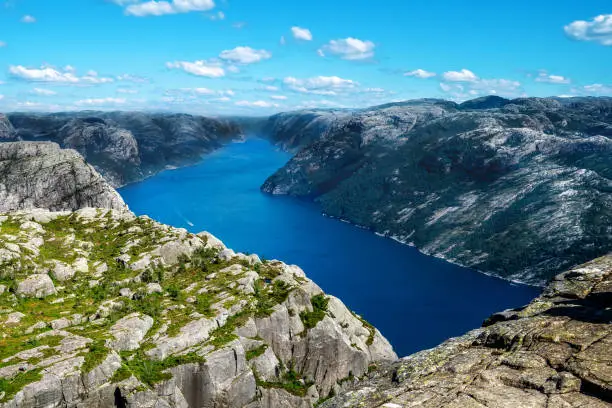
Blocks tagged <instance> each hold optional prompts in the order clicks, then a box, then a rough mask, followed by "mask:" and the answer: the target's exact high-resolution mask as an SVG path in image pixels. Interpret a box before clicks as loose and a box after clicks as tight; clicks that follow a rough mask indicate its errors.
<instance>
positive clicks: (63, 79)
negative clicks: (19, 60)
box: [9, 65, 113, 84]
mask: <svg viewBox="0 0 612 408" xmlns="http://www.w3.org/2000/svg"><path fill="white" fill-rule="evenodd" d="M68 68H69V69H68ZM75 72H76V71H75V70H74V68H72V67H70V66H67V67H66V68H64V69H63V70H61V71H60V70H57V69H55V68H53V67H50V66H42V67H40V68H27V67H24V66H23V65H11V66H10V67H9V73H10V74H11V75H12V76H14V77H17V78H20V79H23V80H26V81H32V82H57V83H64V84H76V83H89V84H106V83H110V82H113V79H112V78H106V77H100V76H98V73H97V72H95V71H89V72H88V73H87V75H85V76H82V77H79V76H77V75H76V74H75Z"/></svg>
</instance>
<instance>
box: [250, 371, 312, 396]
mask: <svg viewBox="0 0 612 408" xmlns="http://www.w3.org/2000/svg"><path fill="white" fill-rule="evenodd" d="M255 380H256V382H257V385H258V386H260V387H262V388H281V389H283V390H285V391H287V392H288V393H290V394H293V395H296V396H298V397H305V396H306V392H307V391H308V388H310V386H311V385H312V384H313V383H312V382H306V381H304V380H303V379H302V376H301V375H300V374H299V373H297V372H295V371H293V370H292V369H290V370H289V371H287V372H286V373H285V374H284V375H283V377H282V379H281V381H279V382H270V381H263V380H261V379H260V378H259V377H258V376H255Z"/></svg>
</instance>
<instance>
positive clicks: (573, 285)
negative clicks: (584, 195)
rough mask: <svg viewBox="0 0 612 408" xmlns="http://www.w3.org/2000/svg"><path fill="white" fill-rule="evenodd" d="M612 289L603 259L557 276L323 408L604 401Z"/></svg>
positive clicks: (609, 266)
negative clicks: (522, 300)
mask: <svg viewBox="0 0 612 408" xmlns="http://www.w3.org/2000/svg"><path fill="white" fill-rule="evenodd" d="M611 288H612V257H610V256H606V257H603V258H600V259H597V260H594V261H592V262H590V263H588V264H585V265H582V266H580V267H577V268H575V269H573V270H571V271H568V272H565V273H562V274H560V275H558V276H557V277H556V278H555V279H554V280H553V282H551V284H550V285H549V286H548V287H547V288H546V289H545V291H544V293H543V294H542V295H541V296H540V297H538V298H536V299H535V300H534V301H532V302H531V303H530V304H529V305H527V306H526V307H524V308H521V309H517V310H516V311H515V312H516V313H514V314H512V315H510V314H505V315H503V314H498V315H497V316H496V318H495V319H489V321H488V322H486V323H485V327H483V328H481V329H477V330H473V331H472V332H469V333H467V334H465V335H464V336H461V337H458V338H455V339H450V340H448V341H446V342H445V343H443V344H441V345H439V346H437V347H435V348H433V349H430V350H424V351H421V352H419V353H416V354H413V355H411V356H408V357H405V358H403V359H401V360H398V361H396V362H394V363H393V364H391V365H382V366H381V367H380V369H379V370H377V371H375V372H373V373H371V375H369V376H368V377H366V378H363V379H362V380H361V381H358V382H356V383H353V384H349V385H348V388H347V389H344V390H340V391H341V392H339V393H338V394H339V395H336V396H335V397H334V398H332V399H331V400H329V401H326V402H325V403H324V404H322V405H321V406H322V407H324V408H340V407H354V406H359V407H364V408H374V407H381V406H382V407H385V406H387V407H406V406H419V407H424V408H429V407H431V408H434V407H453V408H460V407H466V406H467V407H503V408H505V407H508V408H510V407H534V408H548V407H597V408H599V407H601V408H606V407H610V406H612V404H610V399H609V395H610V391H611V390H612V386H611V382H610V378H612V366H611V365H610V359H611V351H610V350H611V348H610V347H611V345H612V324H610V321H611V320H610V319H611V317H612V315H611V313H610V310H609V301H607V300H606V297H609V294H610V289H611ZM504 316H505V317H507V318H508V320H504Z"/></svg>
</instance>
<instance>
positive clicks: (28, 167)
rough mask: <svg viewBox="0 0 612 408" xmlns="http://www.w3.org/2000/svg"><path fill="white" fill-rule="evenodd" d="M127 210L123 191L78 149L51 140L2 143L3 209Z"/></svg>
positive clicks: (0, 200) (0, 197)
mask: <svg viewBox="0 0 612 408" xmlns="http://www.w3.org/2000/svg"><path fill="white" fill-rule="evenodd" d="M83 207H103V208H114V209H123V208H126V206H125V203H124V202H123V200H122V199H121V197H120V196H119V194H118V193H117V192H116V191H115V190H114V189H113V188H112V187H111V186H110V185H109V184H108V183H107V182H106V181H105V180H104V179H103V178H102V177H101V176H100V175H99V174H98V173H97V172H96V171H95V170H94V169H93V168H92V167H91V166H90V165H88V164H87V163H86V162H85V161H84V160H83V158H82V157H81V156H80V155H79V154H78V153H77V152H75V151H74V150H63V149H60V148H59V146H58V145H57V144H55V143H49V142H8V143H0V211H1V212H7V211H14V210H22V209H28V208H49V209H52V210H56V211H59V210H76V209H79V208H83Z"/></svg>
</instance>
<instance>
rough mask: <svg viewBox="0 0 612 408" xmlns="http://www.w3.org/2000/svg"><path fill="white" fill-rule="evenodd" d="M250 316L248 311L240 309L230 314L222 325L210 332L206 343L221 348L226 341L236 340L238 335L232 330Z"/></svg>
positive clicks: (241, 324)
mask: <svg viewBox="0 0 612 408" xmlns="http://www.w3.org/2000/svg"><path fill="white" fill-rule="evenodd" d="M250 317H251V314H250V313H249V312H248V311H242V312H239V313H237V314H235V315H233V316H230V317H229V318H228V319H227V322H225V324H224V325H223V326H221V327H218V328H216V329H215V330H213V331H211V332H210V340H209V341H208V343H209V344H211V345H213V346H215V348H221V347H222V346H224V345H226V344H227V343H229V342H231V341H234V340H236V339H237V338H238V336H236V335H235V334H234V330H236V329H237V328H238V327H241V326H243V325H244V324H245V323H246V321H247V320H248V319H249V318H250Z"/></svg>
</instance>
